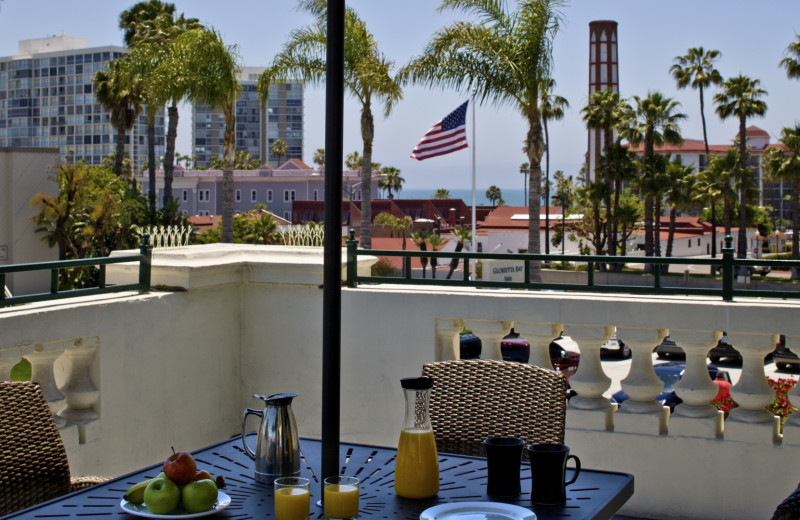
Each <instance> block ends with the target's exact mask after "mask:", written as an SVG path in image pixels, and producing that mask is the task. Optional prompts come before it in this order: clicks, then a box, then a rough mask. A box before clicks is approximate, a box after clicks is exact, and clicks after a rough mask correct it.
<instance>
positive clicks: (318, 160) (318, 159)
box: [312, 148, 325, 168]
mask: <svg viewBox="0 0 800 520" xmlns="http://www.w3.org/2000/svg"><path fill="white" fill-rule="evenodd" d="M312 160H313V161H314V164H316V165H317V166H319V167H320V168H322V167H323V166H325V148H317V150H316V151H315V152H314V158H313V159H312Z"/></svg>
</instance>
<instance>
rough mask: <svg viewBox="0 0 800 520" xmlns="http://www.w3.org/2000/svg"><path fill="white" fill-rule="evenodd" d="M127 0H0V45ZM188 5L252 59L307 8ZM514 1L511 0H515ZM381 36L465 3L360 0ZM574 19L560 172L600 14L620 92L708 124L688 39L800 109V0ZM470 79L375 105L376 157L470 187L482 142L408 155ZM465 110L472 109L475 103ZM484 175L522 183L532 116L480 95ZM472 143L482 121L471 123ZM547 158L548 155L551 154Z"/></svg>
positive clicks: (691, 2) (12, 47)
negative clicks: (527, 119)
mask: <svg viewBox="0 0 800 520" xmlns="http://www.w3.org/2000/svg"><path fill="white" fill-rule="evenodd" d="M133 3H134V2H132V1H126V0H69V1H67V0H0V56H11V55H15V54H17V41H18V40H20V39H29V38H40V37H44V36H47V35H53V34H62V33H63V34H67V35H70V36H77V37H83V38H86V39H87V40H88V44H89V46H101V45H121V42H122V33H121V31H120V30H119V29H118V27H117V25H118V17H119V13H120V12H121V11H123V10H125V9H126V8H128V7H129V6H131V5H133ZM174 3H175V4H176V6H177V8H178V10H179V11H182V12H184V13H185V14H186V15H187V16H193V17H196V18H199V19H200V21H201V22H203V23H205V24H208V25H212V26H214V27H215V28H216V29H218V30H219V31H220V32H221V34H222V36H223V39H224V40H225V41H226V42H227V43H229V44H236V45H237V46H238V50H239V53H240V55H241V57H242V62H243V63H244V64H246V65H250V66H266V65H268V64H269V63H270V62H271V60H272V57H273V56H274V55H275V53H276V52H278V50H279V49H280V48H281V45H282V44H283V42H285V41H286V38H287V36H288V34H289V32H290V31H291V30H292V29H293V28H296V27H300V26H302V25H305V24H307V23H308V22H309V21H310V18H309V17H308V15H306V14H304V13H299V12H297V10H296V8H295V7H296V4H295V2H293V1H292V0H228V1H226V2H220V1H218V0H214V1H210V0H191V1H189V0H177V1H175V2H174ZM514 3H515V2H513V1H512V2H510V4H511V5H513V4H514ZM348 5H350V6H352V7H353V8H354V9H356V11H358V13H359V14H360V15H361V16H362V18H364V19H365V20H366V22H367V25H368V27H369V28H370V30H371V31H372V32H373V34H374V35H375V37H376V39H377V40H378V42H379V45H380V48H381V50H382V51H383V52H384V53H385V54H386V55H387V56H388V57H390V58H391V59H393V60H394V61H395V63H396V64H397V65H398V66H400V65H402V64H404V63H405V62H407V61H408V60H409V59H410V58H412V57H413V56H415V55H417V54H419V53H420V52H421V51H422V49H423V48H424V46H425V43H426V42H427V41H428V38H429V37H430V35H431V34H433V32H434V31H436V30H437V29H439V28H441V27H442V26H444V25H446V24H448V23H450V22H452V21H453V20H455V19H457V18H458V17H460V16H461V15H456V14H454V13H450V12H448V13H439V12H438V11H436V9H435V8H436V6H437V5H438V2H437V1H436V0H406V1H404V2H396V1H390V0H352V1H351V2H348ZM563 15H564V17H565V23H564V25H563V26H562V28H561V30H560V32H559V33H558V35H557V37H556V40H555V71H554V77H555V78H556V81H557V88H556V92H557V93H558V94H560V95H563V96H565V97H567V99H568V100H569V102H570V104H571V108H570V109H569V110H568V112H567V115H566V117H565V119H564V120H563V121H561V122H553V123H551V154H552V158H551V172H552V171H554V170H556V169H562V170H564V171H565V172H566V173H567V174H576V173H577V172H578V170H579V169H580V166H581V164H582V162H583V156H584V153H585V151H586V131H585V128H584V126H583V122H582V120H581V116H580V109H581V107H583V106H584V105H585V104H586V102H587V77H588V64H587V62H588V34H589V28H588V27H589V22H590V21H592V20H615V21H617V22H618V23H619V43H620V49H619V59H620V67H619V69H620V90H621V94H622V96H623V97H628V96H631V95H633V94H637V95H640V96H644V95H647V92H648V90H661V91H662V92H664V93H665V95H667V96H671V97H673V98H675V99H677V100H678V101H680V102H681V103H682V109H683V111H684V112H685V113H686V114H687V115H688V116H689V118H688V119H687V120H686V121H685V122H684V123H683V125H682V132H683V135H684V137H687V138H702V127H701V123H700V117H699V103H698V99H697V96H698V95H697V92H696V91H694V90H682V91H679V90H677V89H676V87H675V84H674V81H673V80H672V79H671V78H670V76H669V73H668V70H669V67H670V65H671V64H672V60H673V58H674V57H675V56H677V55H681V54H685V53H686V50H687V49H688V48H689V47H695V46H703V47H705V48H707V49H718V50H720V51H721V52H722V59H721V60H720V61H719V63H718V67H719V69H720V71H721V72H722V74H723V75H724V76H726V77H728V76H735V75H738V74H740V73H741V74H746V75H748V76H751V77H754V78H759V79H760V80H761V81H762V86H763V88H765V89H766V90H767V91H768V92H769V96H768V97H767V98H766V102H767V104H768V106H769V109H768V111H767V115H766V117H765V118H763V119H755V120H753V121H752V124H755V125H758V126H760V127H762V128H764V129H765V130H766V131H767V132H769V134H770V135H771V136H772V139H773V141H774V140H776V139H777V137H778V136H779V135H780V131H781V128H782V127H784V126H790V125H794V123H795V122H796V121H800V105H799V104H798V103H797V101H796V100H797V99H798V98H800V81H797V80H789V79H787V78H786V75H785V73H784V71H783V70H782V69H779V68H778V62H779V61H780V59H781V58H782V57H783V56H784V52H785V49H786V47H787V45H788V44H789V43H791V42H792V41H793V40H794V38H795V35H796V34H797V33H798V31H800V1H798V0H770V1H769V2H759V1H755V0H748V1H744V0H702V1H697V0H671V1H669V2H666V1H664V0H572V1H570V2H568V3H567V4H566V6H565V8H564V9H563ZM711 95H713V92H712V93H710V94H709V95H708V96H707V98H706V118H707V120H708V122H709V140H710V142H711V143H712V144H726V143H729V142H730V141H731V139H733V137H734V136H735V134H736V133H737V131H738V128H737V122H736V121H734V120H728V121H726V122H724V123H723V122H721V121H720V120H719V118H718V117H717V116H716V115H715V114H714V112H713V105H712V104H711V99H710V98H711ZM467 97H468V96H467V94H466V93H464V92H460V93H459V92H453V91H443V90H435V91H429V90H425V89H422V88H419V87H409V88H407V89H406V90H405V93H404V99H403V101H401V102H400V104H399V105H398V106H397V107H396V108H395V110H394V112H393V114H392V115H391V116H390V117H389V118H388V119H384V118H383V117H382V116H380V115H379V116H377V117H376V129H375V147H374V160H375V161H377V162H380V163H382V164H384V165H392V166H395V167H397V168H399V169H400V170H401V175H402V176H403V177H404V178H405V179H406V185H405V186H406V188H426V189H427V188H432V189H435V188H439V187H446V188H449V189H457V188H468V187H469V186H470V164H471V163H470V159H471V152H470V151H469V150H462V151H459V152H456V153H453V154H450V155H446V156H442V157H437V158H432V159H429V160H426V161H422V162H417V161H414V160H413V159H411V158H409V154H410V153H411V149H412V148H413V147H414V145H415V144H416V142H417V140H418V139H419V138H420V137H421V136H422V134H423V133H425V132H426V131H427V130H428V128H430V127H431V126H432V125H433V124H434V123H435V122H436V121H438V120H439V119H441V118H442V117H444V116H445V115H446V114H447V113H449V112H450V111H452V110H453V109H455V108H456V107H457V106H458V105H459V104H461V103H462V102H463V101H464V100H466V99H467ZM305 99H306V105H305V110H306V113H305V130H306V133H305V149H304V159H305V161H306V162H309V163H310V162H311V155H312V154H313V151H314V150H315V149H317V148H321V147H323V146H324V131H323V127H324V109H325V105H324V88H323V87H310V88H308V89H307V90H306V98H305ZM181 116H182V121H181V125H180V128H179V132H180V134H179V138H178V151H179V152H181V153H189V152H190V148H189V146H190V128H189V124H188V123H189V112H188V111H186V110H184V111H182V114H181ZM468 117H469V118H468V121H471V117H472V112H471V111H470V113H469V116H468ZM345 119H346V120H345V134H344V143H345V144H344V149H345V153H349V152H351V151H354V150H358V151H359V152H360V151H361V135H360V130H359V107H358V106H357V104H356V103H354V102H353V101H352V99H349V100H348V101H347V102H346V104H345ZM476 120H477V124H476V130H477V135H476V141H477V142H476V143H475V144H476V157H477V161H476V164H477V186H478V191H479V192H483V191H484V190H485V189H486V188H487V187H488V186H489V185H491V184H496V185H498V186H499V187H500V188H501V189H517V188H522V185H523V182H522V177H521V176H520V174H519V166H520V164H521V163H523V162H525V161H526V160H527V159H526V158H525V156H524V155H523V153H522V151H521V148H522V143H523V140H524V138H525V133H526V130H527V128H526V125H525V123H524V121H523V119H522V117H521V116H520V115H519V114H518V113H517V112H516V111H515V110H514V109H513V108H511V107H508V106H503V107H496V106H492V105H484V106H479V107H478V108H477V115H476ZM468 131H469V140H470V143H472V129H471V128H469V129H468ZM543 167H544V162H543Z"/></svg>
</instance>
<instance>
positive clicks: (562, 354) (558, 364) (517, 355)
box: [500, 329, 581, 379]
mask: <svg viewBox="0 0 800 520" xmlns="http://www.w3.org/2000/svg"><path fill="white" fill-rule="evenodd" d="M570 343H571V344H570ZM573 346H574V348H575V349H577V344H576V343H575V342H574V341H572V339H571V338H570V337H569V336H559V337H558V338H556V339H555V340H553V341H551V342H550V346H549V348H550V362H551V363H552V364H553V368H554V369H556V370H558V371H560V372H561V373H562V374H564V377H566V378H567V379H569V378H570V377H572V375H573V374H574V373H575V372H577V371H578V363H579V362H580V359H581V355H580V354H578V353H577V352H574V351H573V352H571V351H569V350H567V348H565V347H573ZM500 352H501V353H502V355H503V359H504V360H505V361H519V362H521V363H527V362H528V361H529V360H530V354H531V345H530V342H529V341H528V340H527V339H525V338H522V337H520V335H519V333H517V332H515V331H514V329H511V333H510V334H508V335H507V336H506V337H504V338H503V340H502V341H501V342H500Z"/></svg>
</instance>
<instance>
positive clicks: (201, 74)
mask: <svg viewBox="0 0 800 520" xmlns="http://www.w3.org/2000/svg"><path fill="white" fill-rule="evenodd" d="M172 50H173V52H172V55H171V59H172V60H174V62H173V63H174V66H176V67H179V66H180V67H186V69H187V70H191V71H192V75H191V77H192V81H191V82H190V83H189V85H188V88H187V91H186V94H187V95H186V97H187V99H188V100H189V101H190V102H192V103H197V104H202V105H208V106H210V107H212V108H219V109H221V110H222V113H223V114H224V116H225V132H224V134H223V145H222V157H223V166H222V242H223V243H233V168H234V161H235V159H236V100H237V98H238V97H239V91H240V90H241V86H240V85H239V80H238V75H239V71H240V69H241V66H240V65H239V57H238V55H237V53H236V47H235V46H228V45H225V43H224V42H223V41H222V38H221V37H220V35H219V33H217V32H216V31H213V30H211V29H192V30H187V31H184V32H182V33H181V34H180V35H179V36H178V37H177V38H176V39H175V41H174V43H173V45H172Z"/></svg>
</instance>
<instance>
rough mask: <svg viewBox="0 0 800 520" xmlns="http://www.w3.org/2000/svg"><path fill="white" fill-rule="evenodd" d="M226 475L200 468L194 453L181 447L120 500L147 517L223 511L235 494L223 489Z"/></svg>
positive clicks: (133, 510) (125, 508)
mask: <svg viewBox="0 0 800 520" xmlns="http://www.w3.org/2000/svg"><path fill="white" fill-rule="evenodd" d="M224 486H225V484H224V481H223V480H222V477H221V476H220V477H217V478H216V479H214V477H213V476H212V475H211V473H209V472H208V471H206V470H198V469H197V462H196V461H195V460H194V457H192V455H191V454H189V453H187V452H185V451H181V452H177V453H175V450H174V449H173V453H172V455H170V456H169V458H167V460H165V461H164V464H163V465H162V471H161V473H159V474H158V475H156V476H155V477H154V478H151V479H147V480H143V481H141V482H137V483H136V484H133V485H132V486H131V487H130V488H128V491H126V492H125V495H124V496H123V498H122V501H121V502H120V504H119V505H120V507H121V508H122V509H123V510H124V511H125V512H127V513H130V514H132V515H135V516H141V517H144V518H196V517H201V516H206V515H211V514H214V513H216V512H218V511H222V510H223V509H225V508H226V507H228V506H229V505H230V504H231V497H229V496H228V495H227V494H225V493H224V492H223V491H220V489H219V488H221V487H224Z"/></svg>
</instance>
